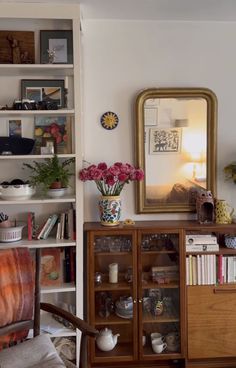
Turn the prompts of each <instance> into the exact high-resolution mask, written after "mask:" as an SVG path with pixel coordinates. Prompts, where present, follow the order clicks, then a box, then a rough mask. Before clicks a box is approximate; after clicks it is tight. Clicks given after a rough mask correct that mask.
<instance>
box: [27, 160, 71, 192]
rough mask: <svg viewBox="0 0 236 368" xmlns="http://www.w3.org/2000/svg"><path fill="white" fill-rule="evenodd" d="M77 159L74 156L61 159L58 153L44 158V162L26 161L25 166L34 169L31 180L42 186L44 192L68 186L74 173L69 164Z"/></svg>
mask: <svg viewBox="0 0 236 368" xmlns="http://www.w3.org/2000/svg"><path fill="white" fill-rule="evenodd" d="M74 161H75V159H74V158H69V159H67V160H64V161H61V162H60V160H59V158H58V156H57V155H54V156H53V157H50V158H46V159H44V162H38V161H33V164H32V165H31V164H29V163H24V164H23V166H24V167H27V168H28V169H30V170H31V171H32V174H31V175H30V176H29V181H30V183H31V184H32V185H34V186H38V185H39V186H41V187H42V190H43V192H44V193H46V192H47V191H49V190H51V189H56V190H58V189H65V188H67V187H68V184H69V179H70V177H71V176H72V175H73V173H71V172H70V170H69V167H68V166H69V165H70V164H71V163H73V162H74Z"/></svg>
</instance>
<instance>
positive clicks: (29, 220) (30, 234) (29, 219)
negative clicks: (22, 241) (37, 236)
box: [27, 212, 33, 240]
mask: <svg viewBox="0 0 236 368" xmlns="http://www.w3.org/2000/svg"><path fill="white" fill-rule="evenodd" d="M27 225H28V240H32V239H33V224H32V212H28V215H27Z"/></svg>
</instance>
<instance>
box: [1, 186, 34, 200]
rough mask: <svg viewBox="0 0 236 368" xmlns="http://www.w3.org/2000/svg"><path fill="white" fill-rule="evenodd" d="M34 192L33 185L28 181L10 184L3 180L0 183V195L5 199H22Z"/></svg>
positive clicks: (29, 196)
mask: <svg viewBox="0 0 236 368" xmlns="http://www.w3.org/2000/svg"><path fill="white" fill-rule="evenodd" d="M34 194H35V187H34V186H32V185H31V184H29V183H23V184H11V183H7V182H3V183H2V184H1V185H0V197H1V199H3V200H5V201H24V200H27V199H29V198H31V197H32V196H33V195H34Z"/></svg>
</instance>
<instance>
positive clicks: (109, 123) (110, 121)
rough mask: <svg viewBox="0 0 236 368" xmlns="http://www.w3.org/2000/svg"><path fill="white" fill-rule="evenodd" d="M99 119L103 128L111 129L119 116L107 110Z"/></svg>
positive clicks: (114, 126)
mask: <svg viewBox="0 0 236 368" xmlns="http://www.w3.org/2000/svg"><path fill="white" fill-rule="evenodd" d="M100 121H101V125H102V127H103V128H104V129H107V130H111V129H115V128H116V127H117V125H118V123H119V118H118V116H117V115H116V114H115V113H114V112H112V111H107V112H105V113H104V114H103V115H102V116H101V119H100Z"/></svg>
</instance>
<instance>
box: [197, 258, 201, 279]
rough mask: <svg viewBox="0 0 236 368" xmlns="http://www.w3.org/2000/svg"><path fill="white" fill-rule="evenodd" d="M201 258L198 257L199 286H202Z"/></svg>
mask: <svg viewBox="0 0 236 368" xmlns="http://www.w3.org/2000/svg"><path fill="white" fill-rule="evenodd" d="M201 276H202V270H201V256H200V255H199V254H198V255H197V284H198V285H201V284H202V277H201Z"/></svg>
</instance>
